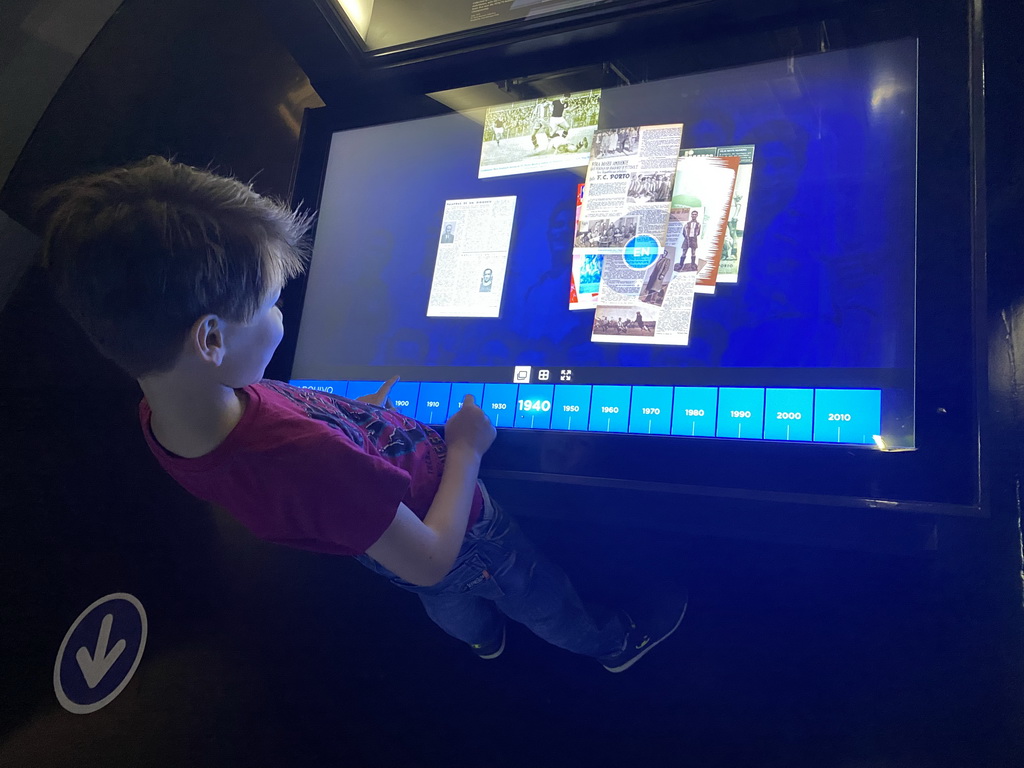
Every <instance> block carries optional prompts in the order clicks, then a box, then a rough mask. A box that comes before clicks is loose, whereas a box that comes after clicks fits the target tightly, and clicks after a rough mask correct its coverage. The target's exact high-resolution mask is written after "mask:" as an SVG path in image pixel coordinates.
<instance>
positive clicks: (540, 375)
mask: <svg viewBox="0 0 1024 768" xmlns="http://www.w3.org/2000/svg"><path fill="white" fill-rule="evenodd" d="M550 376H551V371H549V370H548V369H547V368H541V369H540V370H539V371H537V381H547V380H548V378H549V377H550Z"/></svg>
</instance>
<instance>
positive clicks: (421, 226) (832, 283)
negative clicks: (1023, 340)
mask: <svg viewBox="0 0 1024 768" xmlns="http://www.w3.org/2000/svg"><path fill="white" fill-rule="evenodd" d="M916 104H917V47H916V42H915V41H913V40H907V41H896V42H890V43H883V44H879V45H874V46H870V47H866V48H861V49H854V50H847V51H837V52H832V53H825V54H818V55H813V56H806V57H801V58H796V59H792V60H785V61H778V62H770V63H766V64H758V65H754V66H749V67H743V68H737V69H730V70H723V71H717V72H710V73H702V74H699V75H689V76H685V77H680V78H673V79H669V80H662V81H658V82H652V83H646V84H641V85H631V86H627V87H621V88H616V89H611V90H606V91H605V92H604V94H603V97H602V107H601V119H600V127H602V128H613V127H626V126H633V125H651V124H660V123H669V122H682V123H684V132H683V147H684V148H685V147H694V148H697V147H707V146H725V145H734V144H754V145H756V152H755V156H754V169H753V176H752V183H751V190H750V199H749V205H748V207H747V220H746V226H745V235H744V242H743V254H742V260H741V267H740V273H739V281H738V282H737V283H736V284H724V285H723V284H720V285H719V286H718V288H717V291H716V294H715V295H713V296H706V295H699V296H697V297H696V298H695V303H694V311H693V321H692V326H691V332H690V344H689V346H684V347H674V346H643V345H635V344H603V343H602V344H597V343H592V342H591V341H590V333H591V325H592V322H593V311H592V310H590V311H587V310H583V311H579V310H577V311H570V310H569V309H568V290H569V269H570V263H571V241H572V236H573V226H574V215H575V213H574V212H575V199H576V188H577V185H578V184H579V183H580V182H582V181H583V179H584V175H585V171H586V169H585V168H579V169H572V170H565V171H544V172H539V173H533V174H524V175H517V176H509V177H503V178H495V179H478V178H477V171H478V164H479V159H480V144H481V137H482V125H481V123H482V117H483V113H482V111H480V112H476V113H465V114H452V115H445V116H441V117H433V118H427V119H423V120H415V121H410V122H404V123H396V124H390V125H384V126H375V127H371V128H363V129H357V130H352V131H346V132H341V133H338V134H335V136H334V139H333V142H332V147H331V153H330V157H329V160H328V168H327V173H326V177H325V186H324V190H323V195H322V200H321V207H320V213H319V223H318V229H317V235H316V243H315V248H314V257H313V262H312V265H311V270H310V276H309V281H308V285H307V289H306V298H305V304H304V307H303V315H302V321H301V328H300V334H299V340H298V346H297V349H296V356H295V362H294V366H293V376H294V377H296V378H309V379H316V378H331V377H332V376H337V375H338V372H337V371H338V366H344V365H383V366H393V365H438V366H481V365H502V366H504V365H513V364H516V365H519V364H529V365H546V366H551V367H558V366H579V367H583V366H709V367H717V366H722V367H726V366H751V367H769V368H813V367H828V368H910V367H912V365H913V343H914V269H915V258H916V254H915V229H916V226H915V205H916V189H915V184H916V130H917V106H916ZM502 195H515V196H516V197H517V205H516V215H515V227H514V230H513V236H512V243H511V251H510V255H509V262H508V270H507V274H506V280H505V285H504V293H503V297H502V310H501V316H500V317H499V318H428V317H427V316H426V310H427V299H428V296H429V292H430V283H431V277H432V274H433V267H434V258H435V254H436V251H437V243H438V236H439V234H440V231H441V217H442V212H443V210H444V204H445V200H447V199H457V198H473V197H496V196H502ZM923 256H926V254H923Z"/></svg>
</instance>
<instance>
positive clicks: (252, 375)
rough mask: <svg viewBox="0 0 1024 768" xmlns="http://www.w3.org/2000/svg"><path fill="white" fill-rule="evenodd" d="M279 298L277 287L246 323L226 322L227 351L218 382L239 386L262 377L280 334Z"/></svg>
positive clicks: (281, 327)
mask: <svg viewBox="0 0 1024 768" xmlns="http://www.w3.org/2000/svg"><path fill="white" fill-rule="evenodd" d="M280 298H281V290H280V289H277V290H274V291H271V292H270V294H269V295H268V296H267V298H266V299H265V300H264V302H263V305H262V306H261V307H260V309H259V311H258V312H257V313H256V316H255V317H253V319H252V320H251V321H250V322H249V323H227V324H226V325H227V329H226V331H227V333H226V335H225V336H226V338H225V342H226V352H227V354H226V355H225V357H224V361H223V363H222V365H221V378H222V381H221V383H222V384H224V385H225V386H229V387H232V388H233V389H240V388H242V387H247V386H249V385H250V384H253V383H255V382H257V381H259V380H260V379H262V378H263V373H264V371H266V369H267V365H268V364H269V363H270V358H271V357H272V356H273V354H274V350H276V349H277V345H278V344H280V343H281V338H282V337H283V336H284V323H283V321H282V316H281V310H280V308H279V307H278V302H279V300H280Z"/></svg>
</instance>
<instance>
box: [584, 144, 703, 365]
mask: <svg viewBox="0 0 1024 768" xmlns="http://www.w3.org/2000/svg"><path fill="white" fill-rule="evenodd" d="M682 136H683V126H682V125H681V124H672V125H653V126H640V127H633V128H618V129H611V130H606V131H597V132H596V133H595V134H594V148H593V152H592V156H591V161H590V168H589V170H588V173H587V183H586V187H585V191H584V195H583V200H582V205H581V207H580V220H579V224H578V226H577V231H576V241H575V243H574V245H575V248H576V250H575V252H574V259H573V260H574V263H576V262H577V261H578V262H579V265H580V272H579V281H580V283H579V284H580V285H581V286H582V285H583V279H584V272H585V269H586V267H587V264H588V260H589V261H590V262H591V263H593V262H594V261H595V260H596V259H595V257H597V256H600V259H601V262H600V277H599V281H598V290H597V296H596V297H593V296H592V295H590V294H583V293H581V292H578V298H579V300H578V302H577V305H576V306H577V307H582V306H589V307H594V309H595V312H594V326H593V332H592V334H591V340H592V341H595V342H615V343H626V344H674V345H681V344H687V343H688V342H689V332H690V313H691V312H692V307H693V284H694V282H695V281H694V280H693V279H691V277H690V276H689V275H685V274H683V273H682V272H679V271H677V270H675V269H674V266H675V265H674V262H673V259H672V254H670V253H669V251H668V250H667V249H666V248H665V242H666V235H667V233H668V227H669V215H670V211H671V205H672V191H673V188H674V184H675V174H676V167H677V165H678V161H679V145H680V143H681V142H682ZM574 277H575V274H574ZM584 296H586V300H584Z"/></svg>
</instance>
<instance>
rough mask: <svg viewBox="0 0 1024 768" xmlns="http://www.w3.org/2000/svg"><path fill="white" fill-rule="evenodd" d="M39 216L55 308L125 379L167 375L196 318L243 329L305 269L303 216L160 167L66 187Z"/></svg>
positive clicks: (214, 181) (152, 164) (228, 185)
mask: <svg viewBox="0 0 1024 768" xmlns="http://www.w3.org/2000/svg"><path fill="white" fill-rule="evenodd" d="M41 206H42V210H43V212H44V214H45V215H46V216H47V224H46V229H45V232H44V235H43V263H44V264H45V265H46V266H47V267H48V268H49V270H50V273H51V275H52V277H53V282H54V286H55V289H56V292H57V296H58V298H59V299H60V301H61V303H62V304H63V305H64V306H65V307H67V309H68V310H69V311H70V313H71V315H72V316H73V317H74V318H75V320H76V321H78V323H79V324H80V325H81V326H82V328H83V329H84V330H85V332H86V334H88V336H89V338H90V339H92V341H93V343H94V344H95V345H96V347H97V348H98V349H99V350H100V352H102V353H103V354H104V355H106V356H107V357H109V358H110V359H111V360H113V361H114V362H115V363H117V364H118V365H119V366H120V367H121V368H123V369H124V370H125V371H126V372H127V373H128V374H129V375H131V376H133V377H135V378H140V377H142V376H146V375H149V374H154V373H161V372H163V371H166V370H168V369H170V368H171V367H172V366H173V365H174V363H175V362H176V360H177V359H178V356H179V354H180V353H181V350H182V345H183V343H184V341H185V337H186V334H187V332H188V330H189V329H190V328H191V327H192V325H193V324H194V323H195V321H196V320H197V319H198V318H200V317H202V316H203V315H206V314H214V315H218V316H219V317H222V318H224V319H225V320H228V321H231V322H243V323H244V322H248V321H249V320H251V319H252V318H253V316H254V315H255V314H256V311H257V310H258V309H259V307H260V306H261V305H262V304H263V302H264V301H265V300H266V298H267V295H268V294H269V293H270V292H271V291H276V290H277V289H279V288H280V287H282V286H283V285H284V284H285V282H286V281H287V280H289V279H291V278H293V277H295V276H296V275H298V274H300V273H301V272H302V271H303V269H304V268H305V264H306V261H307V258H308V249H307V242H306V234H307V232H308V231H309V228H310V224H311V217H310V216H308V215H303V214H298V213H295V212H294V211H292V210H291V209H290V208H289V207H288V206H286V205H284V204H283V203H281V202H278V201H276V200H273V199H271V198H267V197H263V196H261V195H259V194H257V193H256V192H254V191H253V189H252V187H251V186H250V185H247V184H244V183H242V182H241V181H238V180H237V179H233V178H228V177H224V176H218V175H216V174H213V173H210V172H209V171H203V170H200V169H198V168H193V167H191V166H188V165H184V164H182V163H178V162H174V161H173V160H168V159H166V158H163V157H156V156H154V157H149V158H146V159H145V160H143V161H141V162H140V163H137V164H135V165H132V166H128V167H126V168H116V169H113V170H109V171H106V172H104V173H99V174H95V175H92V176H84V177H81V178H78V179H73V180H71V181H68V182H65V183H64V184H61V185H59V186H57V187H54V188H53V189H50V190H49V191H48V192H47V193H46V194H45V195H44V197H43V200H42V202H41Z"/></svg>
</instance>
